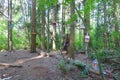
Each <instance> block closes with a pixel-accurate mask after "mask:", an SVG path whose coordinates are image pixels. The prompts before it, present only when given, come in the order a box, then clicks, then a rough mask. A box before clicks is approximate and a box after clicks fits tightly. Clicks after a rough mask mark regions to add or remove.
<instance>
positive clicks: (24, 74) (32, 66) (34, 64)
mask: <svg viewBox="0 0 120 80" xmlns="http://www.w3.org/2000/svg"><path fill="white" fill-rule="evenodd" d="M56 53H58V52H56ZM56 53H54V52H51V53H50V54H52V55H53V56H52V57H47V56H46V57H41V56H40V55H39V54H38V53H30V52H29V51H28V50H18V51H14V52H13V53H8V52H0V63H8V64H14V65H19V66H22V67H8V66H0V78H10V79H8V80H94V79H91V78H89V77H87V78H82V77H83V76H82V75H81V71H80V70H78V69H75V70H73V71H71V72H69V73H68V74H67V75H66V76H67V78H65V77H64V76H63V74H62V73H61V71H60V69H59V68H58V64H59V63H60V60H61V58H62V57H61V55H60V54H56ZM75 59H77V60H80V61H82V62H84V63H86V64H87V65H88V64H89V65H90V64H91V60H90V59H89V58H88V59H86V55H84V54H76V55H75ZM81 76H82V77H81Z"/></svg>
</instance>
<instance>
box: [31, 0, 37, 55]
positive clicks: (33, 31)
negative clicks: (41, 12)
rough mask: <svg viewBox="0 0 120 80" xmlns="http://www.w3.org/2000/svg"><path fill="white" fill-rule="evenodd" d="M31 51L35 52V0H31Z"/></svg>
mask: <svg viewBox="0 0 120 80" xmlns="http://www.w3.org/2000/svg"><path fill="white" fill-rule="evenodd" d="M31 52H32V53H34V52H36V0H32V34H31Z"/></svg>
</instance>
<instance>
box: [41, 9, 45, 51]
mask: <svg viewBox="0 0 120 80" xmlns="http://www.w3.org/2000/svg"><path fill="white" fill-rule="evenodd" d="M41 49H42V50H43V51H45V10H42V25H41Z"/></svg>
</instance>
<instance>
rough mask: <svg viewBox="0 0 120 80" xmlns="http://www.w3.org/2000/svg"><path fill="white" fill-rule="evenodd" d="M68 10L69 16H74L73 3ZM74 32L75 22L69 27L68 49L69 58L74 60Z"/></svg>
mask: <svg viewBox="0 0 120 80" xmlns="http://www.w3.org/2000/svg"><path fill="white" fill-rule="evenodd" d="M70 8H71V16H72V15H73V14H75V1H72V2H71V3H70ZM74 32H75V22H72V23H71V25H70V36H69V38H70V39H69V40H70V44H69V47H68V55H69V57H70V58H73V59H74Z"/></svg>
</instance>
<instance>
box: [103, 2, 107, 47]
mask: <svg viewBox="0 0 120 80" xmlns="http://www.w3.org/2000/svg"><path fill="white" fill-rule="evenodd" d="M103 4H104V9H103V12H104V28H103V30H104V40H103V41H104V47H105V48H106V47H107V12H106V0H103Z"/></svg>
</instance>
